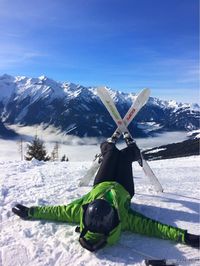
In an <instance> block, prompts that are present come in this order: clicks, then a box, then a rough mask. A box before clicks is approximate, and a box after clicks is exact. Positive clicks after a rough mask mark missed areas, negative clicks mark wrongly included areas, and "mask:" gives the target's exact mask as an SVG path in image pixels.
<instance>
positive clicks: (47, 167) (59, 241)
mask: <svg viewBox="0 0 200 266" xmlns="http://www.w3.org/2000/svg"><path fill="white" fill-rule="evenodd" d="M198 163H199V156H194V157H187V158H179V159H171V160H163V161H154V162H150V165H151V167H152V169H153V170H154V172H155V173H156V175H157V176H158V177H159V180H160V182H161V183H162V185H163V187H164V189H165V193H159V194H157V193H155V192H154V191H153V189H152V187H151V186H150V184H149V181H148V179H147V178H146V177H145V176H144V174H143V171H142V170H141V168H140V167H139V166H138V165H137V164H136V163H134V164H133V169H134V176H135V186H136V195H135V196H134V198H133V199H132V208H134V209H136V210H138V211H140V212H142V213H143V214H145V215H147V216H149V217H151V218H154V219H158V220H160V221H162V222H164V223H168V224H171V225H174V226H179V227H181V228H185V229H188V230H189V232H191V233H194V234H199V233H200V228H199V218H200V215H199V202H200V200H199V187H200V184H199V183H200V176H199V173H200V169H199V168H200V167H199V166H198ZM90 164H91V162H46V163H44V162H38V161H36V160H33V161H31V162H27V161H24V162H19V161H10V162H9V161H0V180H1V202H0V207H1V228H0V230H1V240H0V241H1V243H0V246H1V258H0V259H1V260H0V265H3V266H13V265H26V266H53V265H55V266H66V265H73V266H74V265H89V266H93V265H104V266H107V265H109V266H111V265H120V266H121V265H144V259H145V258H170V259H171V258H173V259H174V258H178V259H190V258H198V257H199V252H198V250H197V249H194V248H190V247H187V246H184V245H182V244H176V243H173V242H171V241H166V240H158V239H154V238H148V237H144V236H140V235H136V234H132V233H129V232H125V233H123V234H122V236H121V239H120V241H119V243H118V244H116V245H115V246H112V247H106V248H104V249H103V250H100V251H98V252H97V253H90V252H89V251H87V250H85V249H83V248H82V247H81V246H80V244H79V243H78V237H79V234H78V233H76V232H75V231H74V229H75V226H73V225H70V224H65V223H53V222H44V221H23V220H21V219H20V218H18V217H17V216H15V215H13V213H12V212H11V208H12V207H13V206H14V205H15V203H17V202H18V203H21V204H24V205H27V206H32V205H61V204H67V203H69V202H71V201H72V200H74V199H77V198H79V197H81V196H82V195H83V194H84V193H87V192H88V191H89V190H90V189H91V186H90V187H78V185H77V184H78V183H79V181H80V179H81V177H82V176H83V175H84V174H85V172H86V170H87V169H88V167H89V166H90ZM192 265H198V264H197V263H196V264H195V263H193V264H192Z"/></svg>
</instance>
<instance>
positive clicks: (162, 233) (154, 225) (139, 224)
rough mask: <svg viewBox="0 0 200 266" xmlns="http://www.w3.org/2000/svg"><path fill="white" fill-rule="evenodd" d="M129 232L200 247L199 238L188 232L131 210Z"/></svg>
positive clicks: (128, 224)
mask: <svg viewBox="0 0 200 266" xmlns="http://www.w3.org/2000/svg"><path fill="white" fill-rule="evenodd" d="M127 230H130V231H132V232H134V233H138V234H143V235H146V236H151V237H157V238H162V239H169V240H173V241H176V242H180V243H184V244H187V245H189V246H192V247H199V239H200V238H199V236H197V235H192V234H189V233H187V231H186V230H183V229H180V228H177V227H174V226H170V225H167V224H163V223H160V222H158V221H156V220H152V219H150V218H148V217H146V216H144V215H142V214H140V213H137V212H135V211H133V210H132V209H130V212H129V219H128V221H127Z"/></svg>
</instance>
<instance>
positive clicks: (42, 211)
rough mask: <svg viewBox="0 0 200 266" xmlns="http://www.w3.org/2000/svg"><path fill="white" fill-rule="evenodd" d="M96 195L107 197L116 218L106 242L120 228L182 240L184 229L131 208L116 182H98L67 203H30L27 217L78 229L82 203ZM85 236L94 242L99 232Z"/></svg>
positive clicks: (110, 241) (111, 241) (115, 238)
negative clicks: (115, 223)
mask: <svg viewBox="0 0 200 266" xmlns="http://www.w3.org/2000/svg"><path fill="white" fill-rule="evenodd" d="M100 198H104V199H106V200H108V201H109V202H110V203H111V204H112V206H114V207H115V208H116V210H117V212H118V216H119V220H120V222H119V224H118V225H117V226H116V227H115V228H114V229H113V230H112V231H111V232H110V234H109V236H108V239H107V244H108V245H113V244H115V243H116V242H117V241H118V239H119V237H120V234H121V232H123V231H131V232H133V233H137V234H143V235H146V236H150V237H157V238H162V239H169V240H174V241H176V242H181V243H185V240H184V236H185V232H186V230H182V229H180V228H176V227H173V226H169V225H166V224H162V223H160V222H158V221H156V220H152V219H150V218H148V217H146V216H144V215H142V214H140V213H138V212H136V211H134V210H133V209H131V208H130V203H131V197H130V195H129V193H128V192H127V191H126V190H125V189H124V187H123V186H122V185H120V184H119V183H117V182H102V183H100V184H98V185H96V186H95V187H93V189H92V190H91V191H90V192H89V193H87V194H86V195H84V196H83V197H81V198H80V199H77V200H75V201H73V202H72V203H70V204H68V205H64V206H36V207H31V208H30V210H29V217H30V218H32V219H39V220H40V219H41V220H54V221H61V222H67V223H75V224H79V226H80V232H82V230H83V228H84V224H83V208H82V206H83V205H85V204H88V203H90V202H91V201H93V200H95V199H100ZM85 237H86V239H87V240H90V241H92V242H96V241H98V240H100V239H101V237H102V235H101V234H98V233H93V232H90V231H88V232H87V234H86V236H85Z"/></svg>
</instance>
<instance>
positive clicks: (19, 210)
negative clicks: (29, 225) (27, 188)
mask: <svg viewBox="0 0 200 266" xmlns="http://www.w3.org/2000/svg"><path fill="white" fill-rule="evenodd" d="M29 209H30V208H28V207H26V206H23V205H21V204H17V205H15V207H13V208H12V212H14V214H16V215H18V216H19V217H20V218H22V219H24V220H28V219H30V218H29Z"/></svg>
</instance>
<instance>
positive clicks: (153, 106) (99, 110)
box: [0, 74, 200, 137]
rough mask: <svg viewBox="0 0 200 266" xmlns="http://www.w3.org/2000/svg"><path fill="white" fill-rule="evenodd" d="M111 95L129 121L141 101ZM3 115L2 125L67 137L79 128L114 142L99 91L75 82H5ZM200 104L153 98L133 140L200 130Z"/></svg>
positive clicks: (0, 95)
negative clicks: (50, 129) (43, 128)
mask: <svg viewBox="0 0 200 266" xmlns="http://www.w3.org/2000/svg"><path fill="white" fill-rule="evenodd" d="M109 91H110V93H111V95H112V97H113V99H114V101H115V103H116V105H117V108H118V109H119V111H120V113H121V114H122V116H123V115H125V113H126V111H127V110H128V108H129V107H130V106H131V103H132V102H133V100H134V99H135V97H136V94H135V93H125V92H121V91H114V90H112V89H110V88H109ZM0 114H1V120H2V122H3V123H7V124H20V125H37V124H41V123H45V124H47V125H53V126H55V127H57V128H60V129H61V130H62V131H63V132H65V131H67V129H69V128H70V127H71V125H73V126H74V125H75V126H76V130H75V131H73V134H74V135H77V136H79V137H84V136H88V137H99V136H105V137H107V136H109V135H111V134H112V133H113V131H114V130H115V124H114V123H113V121H112V119H111V118H110V116H109V114H108V112H107V111H106V109H105V108H104V106H103V105H102V103H101V101H100V99H99V98H98V96H97V94H96V87H84V86H82V85H76V84H74V83H70V82H56V81H54V80H52V79H50V78H48V77H46V76H41V77H39V78H29V77H25V76H17V77H13V76H10V75H7V74H4V75H2V76H0ZM199 117H200V107H199V105H198V104H188V103H177V102H175V101H174V100H171V101H163V100H160V99H158V98H153V97H150V98H149V101H148V102H147V104H146V105H145V106H144V107H143V109H142V110H141V111H140V112H139V114H138V115H137V117H136V119H135V120H134V121H133V123H131V125H130V130H132V131H133V132H134V134H133V135H134V137H138V136H140V137H145V136H150V135H153V134H155V133H158V132H164V131H173V130H176V131H177V130H184V131H190V130H195V129H198V128H199Z"/></svg>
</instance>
